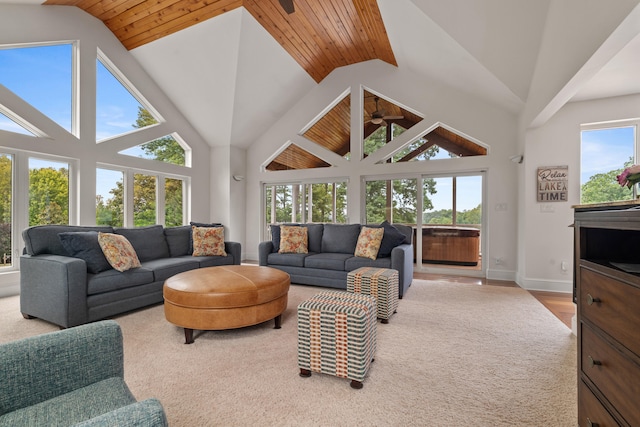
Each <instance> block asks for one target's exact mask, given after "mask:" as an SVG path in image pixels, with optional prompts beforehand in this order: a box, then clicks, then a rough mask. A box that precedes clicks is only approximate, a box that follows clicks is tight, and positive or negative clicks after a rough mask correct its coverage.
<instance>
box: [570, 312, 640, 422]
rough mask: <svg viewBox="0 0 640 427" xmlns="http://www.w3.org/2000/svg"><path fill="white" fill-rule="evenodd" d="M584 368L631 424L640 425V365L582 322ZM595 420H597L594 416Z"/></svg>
mask: <svg viewBox="0 0 640 427" xmlns="http://www.w3.org/2000/svg"><path fill="white" fill-rule="evenodd" d="M580 327H581V330H580V332H581V334H580V336H581V338H580V339H581V346H580V348H581V354H580V360H581V362H582V372H584V374H585V375H586V376H587V377H589V379H590V380H591V381H592V382H593V384H595V386H596V387H597V388H598V389H599V390H600V391H601V392H602V394H604V395H605V396H607V399H608V400H609V402H610V403H611V404H612V405H613V406H614V407H615V408H616V410H617V411H618V412H619V413H620V414H621V415H622V416H623V417H624V419H625V420H626V421H627V422H628V423H629V424H631V425H634V426H638V425H640V411H638V409H637V405H638V401H637V399H638V396H640V367H639V366H638V365H637V364H636V363H635V362H634V361H632V360H631V359H629V358H627V357H626V356H624V355H623V354H621V353H620V352H619V351H618V350H616V349H615V348H614V347H613V346H611V345H610V344H609V343H608V342H607V341H605V340H604V339H602V338H601V337H600V336H599V335H598V334H596V333H595V332H594V331H593V330H592V329H591V328H590V327H589V326H587V325H585V324H584V323H583V324H581V326H580ZM592 421H593V420H592Z"/></svg>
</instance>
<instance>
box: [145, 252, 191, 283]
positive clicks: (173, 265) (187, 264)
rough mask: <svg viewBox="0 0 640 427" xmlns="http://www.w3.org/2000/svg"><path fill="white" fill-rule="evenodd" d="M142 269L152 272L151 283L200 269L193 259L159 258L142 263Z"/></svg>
mask: <svg viewBox="0 0 640 427" xmlns="http://www.w3.org/2000/svg"><path fill="white" fill-rule="evenodd" d="M142 267H144V268H145V269H147V270H151V271H153V281H155V282H161V281H162V282H164V281H165V280H167V279H168V278H169V277H171V276H175V275H176V274H178V273H182V272H183V271H189V270H194V269H196V268H198V267H200V263H199V262H198V261H197V260H195V259H193V257H179V258H161V259H153V260H151V261H145V262H143V263H142Z"/></svg>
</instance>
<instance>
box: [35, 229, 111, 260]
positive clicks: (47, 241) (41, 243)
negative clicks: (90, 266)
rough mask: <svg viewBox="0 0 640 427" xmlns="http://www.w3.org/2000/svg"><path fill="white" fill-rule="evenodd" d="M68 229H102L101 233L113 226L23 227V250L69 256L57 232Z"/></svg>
mask: <svg viewBox="0 0 640 427" xmlns="http://www.w3.org/2000/svg"><path fill="white" fill-rule="evenodd" d="M70 231H102V232H103V233H113V227H109V226H94V227H84V226H78V225H36V226H33V227H29V228H25V229H24V230H23V231H22V238H23V239H24V244H25V250H26V252H27V254H29V255H41V254H52V255H62V256H69V255H68V253H67V250H66V249H65V248H64V246H62V242H61V241H60V238H58V234H60V233H66V232H70Z"/></svg>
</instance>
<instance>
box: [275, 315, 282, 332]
mask: <svg viewBox="0 0 640 427" xmlns="http://www.w3.org/2000/svg"><path fill="white" fill-rule="evenodd" d="M274 321H275V323H276V325H275V326H274V327H273V329H280V328H281V327H282V314H278V315H277V316H276V318H275V319H274Z"/></svg>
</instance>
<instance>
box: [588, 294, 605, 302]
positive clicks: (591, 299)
mask: <svg viewBox="0 0 640 427" xmlns="http://www.w3.org/2000/svg"><path fill="white" fill-rule="evenodd" d="M594 302H602V300H601V299H600V298H594V297H592V296H591V294H587V304H589V305H592V304H593V303H594Z"/></svg>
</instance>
